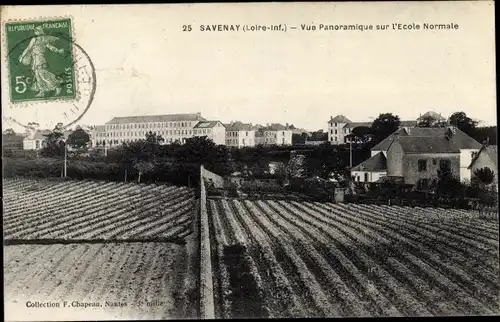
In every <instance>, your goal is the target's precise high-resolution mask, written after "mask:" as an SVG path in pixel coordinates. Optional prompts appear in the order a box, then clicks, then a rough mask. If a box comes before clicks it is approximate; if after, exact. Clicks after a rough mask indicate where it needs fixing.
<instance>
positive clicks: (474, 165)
mask: <svg viewBox="0 0 500 322" xmlns="http://www.w3.org/2000/svg"><path fill="white" fill-rule="evenodd" d="M468 168H469V170H471V176H472V178H474V173H475V172H476V171H477V170H479V169H484V168H489V169H490V170H491V171H493V175H494V179H493V184H494V185H496V186H497V187H498V148H497V145H483V147H481V149H480V150H479V152H478V153H477V154H476V155H475V156H474V158H473V159H472V162H471V164H470V165H469V167H468ZM497 189H498V188H497Z"/></svg>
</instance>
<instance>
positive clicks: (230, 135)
mask: <svg viewBox="0 0 500 322" xmlns="http://www.w3.org/2000/svg"><path fill="white" fill-rule="evenodd" d="M225 127H226V145H227V146H233V147H238V148H241V147H246V146H255V129H254V128H253V126H252V124H247V123H242V122H239V121H238V122H231V123H230V124H225Z"/></svg>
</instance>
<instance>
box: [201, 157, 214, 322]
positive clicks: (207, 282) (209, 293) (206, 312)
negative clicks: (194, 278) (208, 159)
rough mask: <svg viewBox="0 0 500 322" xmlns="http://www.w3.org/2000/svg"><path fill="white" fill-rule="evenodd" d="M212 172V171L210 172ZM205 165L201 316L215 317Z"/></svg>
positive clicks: (202, 191)
mask: <svg viewBox="0 0 500 322" xmlns="http://www.w3.org/2000/svg"><path fill="white" fill-rule="evenodd" d="M210 173H211V172H210ZM204 174H206V170H205V171H204V168H203V166H201V169H200V317H201V318H202V319H215V309H214V289H213V282H212V273H213V271H212V256H211V253H210V230H209V224H208V212H207V192H206V188H205V181H204V180H203V179H204Z"/></svg>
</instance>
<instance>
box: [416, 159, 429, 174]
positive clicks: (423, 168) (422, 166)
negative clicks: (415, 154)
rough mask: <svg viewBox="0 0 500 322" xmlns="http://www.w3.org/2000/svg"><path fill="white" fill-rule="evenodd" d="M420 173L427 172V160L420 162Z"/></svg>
mask: <svg viewBox="0 0 500 322" xmlns="http://www.w3.org/2000/svg"><path fill="white" fill-rule="evenodd" d="M418 171H420V172H422V171H427V160H418Z"/></svg>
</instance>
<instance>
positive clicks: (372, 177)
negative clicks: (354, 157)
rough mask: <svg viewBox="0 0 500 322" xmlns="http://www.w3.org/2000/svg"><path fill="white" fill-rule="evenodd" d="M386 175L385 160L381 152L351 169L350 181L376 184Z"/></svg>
mask: <svg viewBox="0 0 500 322" xmlns="http://www.w3.org/2000/svg"><path fill="white" fill-rule="evenodd" d="M386 175H387V158H386V157H385V155H384V154H383V153H382V152H379V153H377V154H376V155H374V156H373V157H371V158H369V159H367V160H365V161H363V162H361V163H360V164H358V165H357V166H355V167H353V168H352V169H351V177H352V180H353V181H356V182H376V181H378V180H380V178H382V177H385V176H386Z"/></svg>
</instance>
